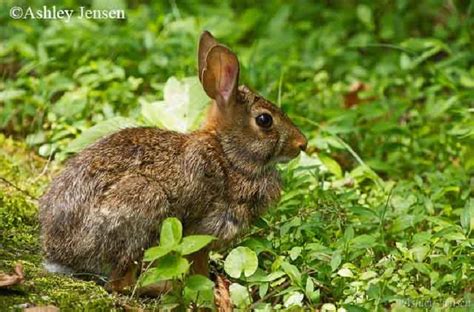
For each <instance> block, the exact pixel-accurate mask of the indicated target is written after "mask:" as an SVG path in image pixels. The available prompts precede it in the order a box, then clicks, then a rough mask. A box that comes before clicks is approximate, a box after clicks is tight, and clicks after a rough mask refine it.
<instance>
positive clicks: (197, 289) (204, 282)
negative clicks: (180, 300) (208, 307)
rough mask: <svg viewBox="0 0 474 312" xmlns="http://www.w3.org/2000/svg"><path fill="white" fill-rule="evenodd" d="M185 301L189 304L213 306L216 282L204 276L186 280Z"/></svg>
mask: <svg viewBox="0 0 474 312" xmlns="http://www.w3.org/2000/svg"><path fill="white" fill-rule="evenodd" d="M184 299H185V301H186V302H187V303H190V302H195V303H196V302H198V303H203V304H206V303H207V304H212V302H213V300H214V282H212V281H211V280H209V279H208V278H207V277H205V276H203V275H192V276H190V277H189V278H188V279H186V285H185V288H184Z"/></svg>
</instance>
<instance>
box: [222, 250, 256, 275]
mask: <svg viewBox="0 0 474 312" xmlns="http://www.w3.org/2000/svg"><path fill="white" fill-rule="evenodd" d="M257 267H258V258H257V255H256V254H255V252H254V251H253V250H251V249H249V248H247V247H242V246H240V247H237V248H235V249H233V250H232V251H231V252H230V253H229V255H228V256H227V258H226V259H225V262H224V270H225V271H226V273H227V274H229V275H230V276H231V277H233V278H240V276H241V274H242V272H243V273H244V275H245V276H246V277H249V276H251V275H252V274H254V273H255V271H256V270H257Z"/></svg>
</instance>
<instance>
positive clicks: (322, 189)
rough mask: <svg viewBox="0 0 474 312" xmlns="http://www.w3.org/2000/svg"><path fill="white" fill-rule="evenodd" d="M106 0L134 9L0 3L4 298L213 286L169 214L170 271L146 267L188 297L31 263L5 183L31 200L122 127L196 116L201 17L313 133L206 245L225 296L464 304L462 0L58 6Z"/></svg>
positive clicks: (467, 233) (197, 290)
mask: <svg viewBox="0 0 474 312" xmlns="http://www.w3.org/2000/svg"><path fill="white" fill-rule="evenodd" d="M102 2H103V3H102ZM106 2H107V3H108V4H109V5H112V7H115V8H116V7H127V9H126V14H127V20H125V21H114V20H87V19H78V18H73V19H71V21H69V22H67V23H66V22H65V21H59V20H38V19H36V20H33V19H26V20H25V19H19V20H13V19H11V18H10V17H9V16H8V12H9V10H10V8H11V7H12V6H13V5H18V6H23V7H27V6H31V7H33V8H38V7H41V6H42V5H44V4H48V5H51V6H52V5H53V3H52V2H49V1H39V0H36V1H29V2H28V3H27V2H26V1H20V0H18V1H15V2H13V1H8V0H7V1H4V2H2V4H0V8H1V10H0V25H1V27H2V31H1V32H0V39H1V40H0V77H1V78H2V79H1V80H0V129H1V131H2V133H3V134H4V136H1V137H0V143H1V149H0V164H1V166H0V176H1V177H2V180H1V181H0V233H1V236H0V239H1V240H0V247H1V248H0V269H1V270H3V271H9V270H10V269H11V268H12V267H13V264H14V262H16V261H19V260H20V261H21V262H22V263H23V264H24V266H25V271H26V279H27V281H26V282H25V284H24V285H19V286H15V287H16V288H15V289H13V290H11V291H8V292H6V291H4V290H0V305H1V303H5V304H4V306H8V307H11V309H20V306H19V304H23V303H26V302H30V303H34V304H43V303H51V304H55V305H57V306H60V307H75V308H77V309H81V308H82V309H86V308H88V309H96V310H101V309H103V310H110V309H117V310H121V309H124V307H125V306H126V305H130V306H142V307H144V308H148V309H150V310H153V309H158V307H159V306H162V307H163V305H164V304H171V305H172V304H175V303H179V304H181V305H182V306H186V305H188V306H189V305H191V304H192V305H193V306H200V305H201V306H209V307H213V303H212V300H211V299H210V298H211V293H210V292H209V289H210V288H211V287H212V282H211V281H209V280H207V279H204V277H199V276H190V277H186V275H182V274H181V273H184V272H186V271H187V265H188V264H187V263H186V265H184V264H183V263H184V261H186V260H185V258H183V257H182V255H185V254H186V253H185V252H184V251H183V250H181V249H180V248H181V247H178V246H181V245H180V244H183V243H184V240H185V239H186V237H185V238H184V239H182V238H181V235H175V236H173V235H174V234H173V233H175V230H173V229H177V228H179V225H176V224H175V225H170V227H171V228H170V232H169V233H171V234H169V235H171V236H172V237H174V238H173V239H170V240H169V241H175V242H176V244H175V245H173V246H168V247H169V248H168V247H166V245H164V244H160V245H159V246H158V247H154V248H155V249H151V250H149V251H148V253H147V255H148V257H149V259H150V260H152V259H157V263H160V259H161V260H162V263H165V264H166V263H168V264H169V266H168V265H165V264H163V265H162V267H163V268H164V269H166V268H168V269H169V268H170V267H172V266H173V268H175V269H176V270H172V272H170V271H168V272H165V273H169V275H166V274H165V275H160V276H157V274H158V273H160V272H159V271H158V273H157V270H158V269H159V267H158V268H156V269H155V270H154V271H152V269H150V271H149V272H151V273H153V272H155V279H162V278H174V279H175V281H176V282H183V283H182V284H181V285H182V288H180V289H181V294H182V295H183V294H184V295H183V296H182V297H179V296H178V297H176V296H174V295H173V296H174V297H173V296H171V295H169V296H168V297H164V298H161V299H156V300H151V299H136V298H135V299H129V298H128V297H123V296H111V295H108V294H106V293H105V292H104V291H103V289H102V288H101V287H99V286H96V285H95V284H93V283H92V282H84V281H80V280H74V279H71V278H66V277H58V276H54V275H49V274H46V273H44V272H42V271H41V256H40V251H39V244H38V235H37V234H38V230H37V229H38V224H37V221H36V214H37V207H36V204H35V203H34V200H32V199H31V198H29V197H28V195H25V193H23V192H21V191H19V190H18V189H17V188H16V187H18V188H20V189H23V190H26V191H27V192H28V193H29V194H30V195H32V197H37V196H38V195H39V194H41V192H42V191H43V190H44V188H45V187H46V186H47V183H48V181H49V180H50V178H51V176H52V175H54V173H55V172H57V169H58V168H60V166H61V162H62V161H64V160H65V159H66V158H67V157H68V155H70V154H71V153H74V152H77V151H79V150H80V149H81V148H83V147H84V146H85V145H87V144H89V143H90V142H91V141H93V140H95V139H97V138H98V137H101V136H103V135H105V134H106V133H109V132H110V131H115V130H117V129H119V128H121V127H126V126H133V125H137V124H146V125H157V126H163V127H166V128H173V129H176V130H185V129H193V128H194V127H196V126H197V125H198V124H199V121H200V118H201V116H202V112H203V110H204V108H205V103H206V98H205V96H204V95H203V94H202V92H201V90H200V89H199V85H198V83H197V79H196V78H195V77H193V76H195V75H196V59H195V58H196V56H195V55H196V46H197V38H198V37H199V34H200V32H201V31H202V30H203V29H208V30H210V31H211V32H212V33H213V34H214V35H215V36H216V37H218V38H219V39H220V40H222V41H223V42H225V43H226V44H227V45H228V46H230V47H232V49H233V50H235V51H236V53H237V54H238V56H239V59H240V62H241V64H242V67H243V68H242V81H243V82H244V83H245V84H247V85H249V86H252V87H253V88H255V89H256V90H259V92H260V93H261V94H262V95H264V96H266V97H267V98H269V99H271V100H273V101H274V102H275V103H277V104H278V105H280V106H281V107H282V108H283V109H284V110H285V111H286V112H287V113H288V115H289V116H290V117H291V118H292V119H293V120H294V121H295V123H297V124H298V125H299V126H300V128H301V129H302V130H303V132H304V133H305V134H306V135H307V136H308V138H309V143H310V144H309V146H310V148H309V151H308V153H307V154H304V155H302V156H301V157H300V158H298V159H296V160H294V161H292V162H291V163H289V164H288V165H285V166H282V167H281V172H282V176H283V178H284V182H285V190H284V193H283V197H282V200H281V202H280V203H279V204H278V205H277V206H276V207H273V208H272V209H270V211H269V212H268V213H267V214H265V215H264V216H263V217H262V218H261V220H259V222H257V224H256V225H255V226H254V227H253V228H252V229H251V231H250V232H249V233H247V234H246V236H245V237H243V239H242V240H240V241H238V242H236V243H235V246H233V247H232V248H228V249H225V250H220V251H217V252H216V253H214V254H213V255H212V256H211V265H212V267H213V271H214V272H217V273H219V274H223V275H225V276H226V278H227V279H228V280H230V282H231V284H230V287H229V289H230V297H231V298H232V301H233V304H234V305H235V306H236V307H238V308H240V309H242V310H245V309H252V310H260V311H268V310H271V309H287V310H300V309H303V308H304V309H321V310H324V311H335V310H336V309H340V311H344V310H343V309H345V310H346V311H372V310H375V309H379V310H383V309H393V310H395V311H411V310H413V309H419V310H424V309H433V310H439V311H441V310H445V309H446V308H448V307H449V308H452V309H454V310H456V309H458V310H460V311H464V310H466V309H469V307H471V308H472V305H473V300H474V298H473V296H472V289H473V280H474V272H473V259H474V251H473V248H472V245H473V243H474V241H473V234H472V233H473V229H474V196H473V191H474V180H473V172H474V119H473V113H474V102H473V99H474V52H473V51H474V40H473V38H474V27H473V26H474V18H473V14H474V4H473V2H459V3H458V2H453V1H441V0H429V1H396V2H392V1H380V2H376V3H373V2H370V1H358V2H353V1H331V2H330V3H329V2H328V3H326V2H320V3H313V2H312V1H305V0H300V1H297V2H293V3H287V2H285V1H279V0H272V1H263V2H261V3H259V4H258V6H253V5H251V3H250V2H245V1H244V2H242V1H240V2H237V1H216V2H214V3H211V4H209V3H208V2H207V1H206V2H204V1H202V2H201V1H196V2H194V1H193V2H175V1H170V2H161V1H160V2H153V3H149V4H146V5H145V4H139V3H138V2H137V1H130V2H129V3H128V4H126V3H125V2H124V1H120V0H116V1H92V2H90V1H84V2H82V1H79V0H68V1H64V2H63V3H61V4H59V3H57V2H55V3H54V4H56V6H57V7H65V8H73V9H76V10H77V9H78V8H79V7H80V6H81V5H85V6H89V7H99V6H101V5H106V4H105V3H106ZM173 77H174V78H173ZM190 77H191V78H190ZM20 142H21V143H20ZM26 149H29V151H27V150H26ZM31 151H33V152H31ZM35 153H37V154H38V155H39V156H37V155H35ZM15 186H16V187H15ZM170 222H175V221H170ZM175 223H176V222H175ZM176 233H177V232H176ZM162 235H164V234H163V233H162ZM202 239H204V238H202ZM204 243H205V239H204V241H202V244H204ZM156 248H158V249H156ZM166 248H168V249H166ZM164 249H166V250H164ZM164 252H166V253H164ZM160 253H161V256H160ZM158 256H160V257H158ZM162 257H166V258H167V261H164V260H163V258H162ZM180 263H181V264H183V266H182V267H180V266H179V265H177V264H180ZM178 267H179V268H178ZM178 269H179V270H178ZM178 271H179V272H178ZM151 273H150V274H151ZM161 273H163V271H161ZM161 273H160V274H161ZM163 276H164V277H163ZM198 294H199V295H198ZM202 294H204V295H202ZM83 298H90V301H88V302H89V303H90V306H88V307H84V306H81V304H84V303H83V302H84V301H83V300H82V299H83ZM81 302H82V303H81Z"/></svg>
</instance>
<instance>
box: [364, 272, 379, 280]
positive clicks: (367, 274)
mask: <svg viewBox="0 0 474 312" xmlns="http://www.w3.org/2000/svg"><path fill="white" fill-rule="evenodd" d="M374 277H377V272H374V271H366V272H364V273H362V274H361V275H360V279H361V280H369V279H372V278H374Z"/></svg>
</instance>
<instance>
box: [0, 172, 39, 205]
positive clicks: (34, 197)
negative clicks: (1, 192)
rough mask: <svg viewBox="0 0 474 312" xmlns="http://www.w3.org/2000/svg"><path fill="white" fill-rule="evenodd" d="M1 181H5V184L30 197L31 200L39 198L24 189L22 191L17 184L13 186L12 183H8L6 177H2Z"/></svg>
mask: <svg viewBox="0 0 474 312" xmlns="http://www.w3.org/2000/svg"><path fill="white" fill-rule="evenodd" d="M0 180H1V181H3V183H5V184H7V185H9V186H11V187H13V188H14V189H15V190H17V191H18V192H20V193H23V194H25V195H26V196H27V197H29V198H30V199H32V200H36V201H37V200H38V198H37V197H36V196H33V195H31V194H30V193H29V192H28V191H26V190H24V189H21V188H19V187H18V186H16V185H15V184H13V183H12V182H10V181H8V180H7V179H5V178H4V177H2V176H0Z"/></svg>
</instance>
